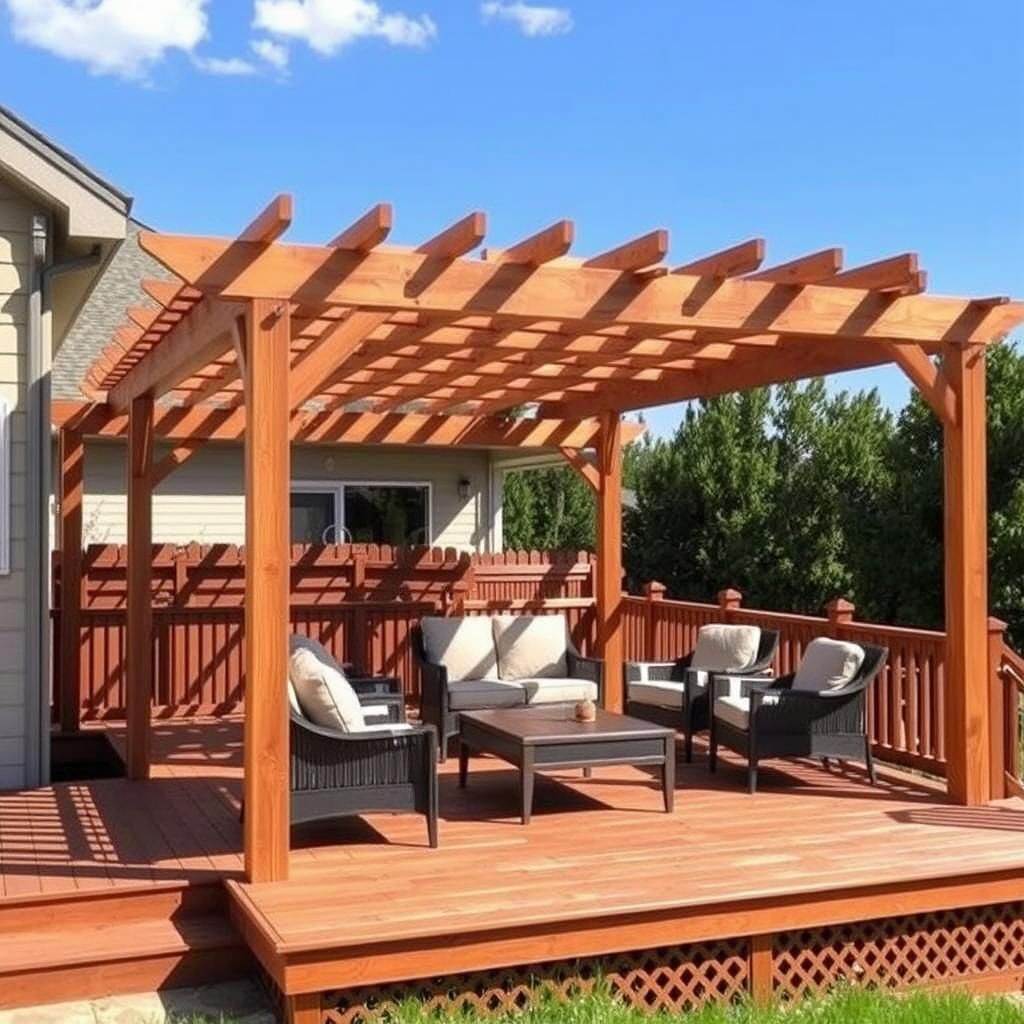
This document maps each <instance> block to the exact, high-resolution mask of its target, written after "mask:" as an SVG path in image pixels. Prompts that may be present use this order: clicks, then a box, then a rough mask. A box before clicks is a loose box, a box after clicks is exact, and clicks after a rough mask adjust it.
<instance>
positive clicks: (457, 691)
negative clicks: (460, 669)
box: [448, 679, 526, 711]
mask: <svg viewBox="0 0 1024 1024" xmlns="http://www.w3.org/2000/svg"><path fill="white" fill-rule="evenodd" d="M525 703H526V691H525V690H524V689H523V687H522V686H520V685H519V683H518V682H516V681H514V680H505V679H464V680H463V681H462V682H461V683H454V684H452V685H451V686H449V687H448V707H449V708H451V710H452V711H482V710H485V709H486V708H520V707H522V706H523V705H524V704H525Z"/></svg>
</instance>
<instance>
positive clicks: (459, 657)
mask: <svg viewBox="0 0 1024 1024" xmlns="http://www.w3.org/2000/svg"><path fill="white" fill-rule="evenodd" d="M412 639H413V652H414V654H415V656H416V659H417V661H418V662H419V666H420V675H421V679H422V693H423V698H422V710H421V717H422V719H423V721H424V722H429V723H430V724H431V725H433V726H435V727H436V728H437V731H438V733H439V735H440V745H441V759H442V760H444V758H445V757H446V754H447V749H446V748H447V743H448V740H449V739H450V738H451V737H452V736H455V735H457V734H458V731H459V712H461V711H481V710H485V709H489V708H513V707H527V706H537V705H543V704H558V703H570V702H571V703H576V702H579V701H583V700H592V701H594V702H595V703H600V701H601V696H602V678H603V672H602V663H601V661H600V660H598V659H597V658H585V657H583V656H582V655H581V654H580V653H579V652H578V651H577V650H576V648H575V647H574V646H573V644H572V641H571V639H570V638H569V627H568V623H567V622H566V619H565V616H564V615H495V616H485V615H469V616H465V617H462V618H439V617H432V616H428V617H426V618H424V619H423V620H422V621H421V622H420V624H419V626H417V627H416V628H415V629H414V630H413V637H412Z"/></svg>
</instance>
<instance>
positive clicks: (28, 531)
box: [0, 108, 131, 788]
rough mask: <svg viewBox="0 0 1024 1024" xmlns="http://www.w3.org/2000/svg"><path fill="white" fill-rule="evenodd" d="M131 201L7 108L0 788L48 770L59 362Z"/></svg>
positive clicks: (0, 430) (0, 311)
mask: <svg viewBox="0 0 1024 1024" xmlns="http://www.w3.org/2000/svg"><path fill="white" fill-rule="evenodd" d="M130 207H131V199H130V198H129V197H128V196H126V195H125V194H124V193H123V192H121V191H119V190H118V189H117V188H115V187H114V186H113V185H111V184H110V183H109V182H107V181H105V180H104V179H103V178H101V177H100V176H99V175H97V174H95V173H94V172H93V171H91V170H89V168H87V167H86V166H85V165H84V164H82V163H81V162H80V161H79V160H77V159H76V158H75V157H73V156H72V155H70V154H69V153H67V152H65V151H64V150H62V149H61V148H60V147H58V146H57V145H55V144H54V143H53V142H52V141H50V140H49V139H47V138H46V137H44V136H43V135H41V134H40V133H39V132H37V131H36V130H35V129H33V128H31V127H30V126H29V125H27V124H25V122H24V121H22V120H21V119H19V118H18V117H16V116H15V115H14V114H12V113H11V112H10V111H8V110H5V109H3V108H0V655H2V657H0V788H7V787H12V786H23V785H30V786H31V785H36V784H38V783H39V782H41V781H44V780H45V778H46V775H47V761H48V756H49V754H48V734H49V707H48V702H47V701H46V699H45V694H46V692H47V687H46V686H45V685H44V684H43V681H44V680H47V679H48V671H49V669H48V666H49V657H50V656H49V644H50V637H49V629H48V623H49V595H48V586H47V578H48V571H49V559H48V555H49V539H48V537H47V529H46V524H47V515H46V507H47V503H48V501H49V496H50V402H49V373H50V365H51V361H52V359H53V356H54V353H55V352H56V351H58V350H59V348H60V346H61V345H62V343H63V342H64V340H65V338H66V335H67V333H68V329H69V327H70V325H71V323H72V322H73V321H74V318H75V315H76V313H77V311H78V309H79V308H80V307H81V305H82V302H83V300H84V299H85V297H86V296H87V295H88V294H89V292H90V290H91V289H92V287H93V285H94V283H95V282H96V280H97V278H98V277H99V276H100V275H101V274H102V272H103V270H104V267H105V266H106V265H107V263H108V262H109V259H110V257H111V255H112V254H113V253H114V252H115V251H116V249H117V247H118V245H119V244H120V242H121V240H122V239H123V238H124V235H125V229H126V225H127V217H128V212H129V209H130Z"/></svg>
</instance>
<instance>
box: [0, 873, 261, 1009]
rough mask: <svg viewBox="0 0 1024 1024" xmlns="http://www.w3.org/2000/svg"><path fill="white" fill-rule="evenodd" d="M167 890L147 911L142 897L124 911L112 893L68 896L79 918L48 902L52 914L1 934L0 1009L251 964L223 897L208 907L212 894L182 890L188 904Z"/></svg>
mask: <svg viewBox="0 0 1024 1024" xmlns="http://www.w3.org/2000/svg"><path fill="white" fill-rule="evenodd" d="M109 895H110V894H108V897H109ZM162 895H163V896H164V897H165V898H164V899H163V900H160V899H152V900H150V901H149V906H148V913H146V910H147V908H146V901H145V900H144V899H142V898H141V897H140V898H134V899H133V898H132V897H126V898H124V899H123V900H122V901H120V902H121V904H122V905H121V908H120V909H123V910H124V911H126V913H125V915H123V916H122V915H121V914H119V913H117V912H116V909H115V908H112V907H111V906H110V904H111V903H116V902H118V901H116V900H111V899H109V898H108V899H106V900H104V899H102V898H98V899H96V900H88V899H86V900H83V901H82V902H81V905H79V904H78V903H76V904H75V905H70V904H67V903H66V904H65V905H64V906H65V908H68V907H70V909H71V917H72V918H73V920H74V922H75V923H74V924H67V925H64V926H60V925H59V923H58V922H59V914H60V907H59V906H57V905H54V906H52V907H46V905H45V904H44V905H43V907H44V909H47V910H52V913H47V914H44V916H43V917H41V918H40V919H39V921H38V922H37V923H36V924H35V925H34V926H29V927H19V928H18V929H17V931H16V933H9V934H8V936H7V937H6V940H5V941H3V946H4V956H3V957H2V958H0V1008H3V1009H12V1008H15V1007H23V1006H31V1005H36V1004H42V1003H53V1002H64V1001H67V1000H78V999H94V998H100V997H103V996H110V995H119V994H124V993H128V992H143V991H152V990H155V989H158V988H178V987H181V986H188V985H198V984H203V983H205V982H208V981H214V980H223V979H227V978H231V977H238V976H241V975H244V974H246V973H248V972H249V971H251V970H252V959H251V956H250V954H249V952H248V950H247V949H246V947H245V945H244V943H243V942H242V940H241V938H240V937H239V935H238V933H237V932H236V931H235V929H234V927H233V925H232V924H231V922H230V920H229V919H228V917H227V915H226V913H224V912H223V902H222V900H221V901H220V902H221V905H220V906H216V905H215V906H212V907H208V906H205V905H204V904H205V903H206V902H207V901H209V899H210V897H208V896H194V897H192V899H193V900H194V901H195V902H194V905H193V907H189V906H188V897H182V899H183V900H184V903H185V907H184V908H183V907H182V906H181V905H180V903H179V904H178V905H177V906H176V905H175V904H174V901H173V900H170V901H168V899H167V896H168V894H167V893H164V894H162ZM87 907H89V908H91V909H92V910H94V911H95V912H96V913H95V915H94V916H93V918H92V920H91V921H85V920H82V917H83V916H84V911H85V909H86V908H87ZM9 909H10V908H8V910H9ZM24 909H28V908H24Z"/></svg>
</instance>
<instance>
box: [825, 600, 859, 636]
mask: <svg viewBox="0 0 1024 1024" xmlns="http://www.w3.org/2000/svg"><path fill="white" fill-rule="evenodd" d="M855 611H856V608H855V607H854V605H853V602H852V601H847V600H846V598H845V597H835V598H833V599H832V600H831V601H829V603H828V604H827V605H825V612H826V614H827V615H828V626H829V632H830V633H831V634H832V636H833V637H836V638H838V637H839V635H840V634H841V633H842V630H843V626H846V625H848V624H849V623H851V622H853V613H854V612H855Z"/></svg>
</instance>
